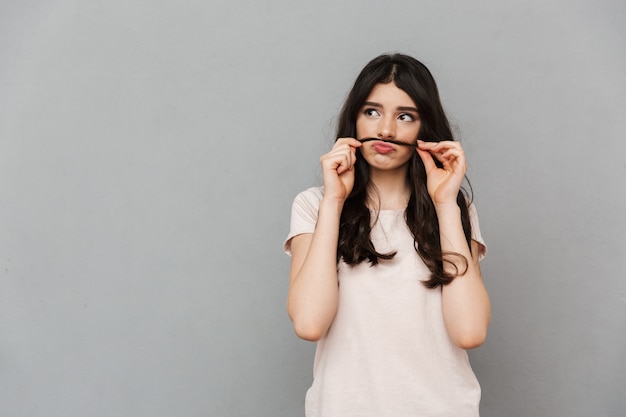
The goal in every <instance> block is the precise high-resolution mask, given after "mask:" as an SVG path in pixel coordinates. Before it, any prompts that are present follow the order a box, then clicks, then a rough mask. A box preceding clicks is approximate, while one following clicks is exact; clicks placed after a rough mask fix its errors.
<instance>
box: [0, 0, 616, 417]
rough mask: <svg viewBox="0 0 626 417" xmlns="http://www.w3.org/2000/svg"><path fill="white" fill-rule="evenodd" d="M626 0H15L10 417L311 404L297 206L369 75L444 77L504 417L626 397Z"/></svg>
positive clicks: (6, 204) (251, 410) (7, 76)
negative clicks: (406, 58) (475, 220)
mask: <svg viewBox="0 0 626 417" xmlns="http://www.w3.org/2000/svg"><path fill="white" fill-rule="evenodd" d="M625 21H626V3H624V2H623V1H622V0H599V1H591V0H586V1H577V0H551V1H544V0H533V1H524V2H520V1H501V0H482V1H480V2H462V1H451V0H439V1H415V0H413V1H409V0H388V1H385V2H374V1H369V0H362V1H357V0H347V1H329V0H324V1H316V2H298V1H287V0H244V1H238V2H237V1H233V2H227V1H199V0H198V1H195V0H178V1H168V0H151V1H147V0H134V1H133V0H130V1H128V0H124V1H121V0H108V1H98V0H45V1H44V0H20V1H10V0H2V1H0V415H2V416H6V417H13V416H14V417H39V416H41V417H43V416H45V417H68V416H91V417H105V416H129V417H130V416H132V417H144V416H145V417H160V416H163V417H166V416H167V417H170V416H171V417H173V416H185V417H187V416H189V417H194V416H198V417H199V416H217V417H221V416H250V417H265V416H267V417H281V416H285V417H287V416H301V415H303V414H304V413H303V402H304V395H305V392H306V389H307V388H308V386H309V385H310V383H311V379H312V361H313V352H314V348H315V346H314V344H312V343H308V342H304V341H300V340H298V339H297V338H296V336H295V335H294V334H293V331H292V328H291V325H290V322H289V320H288V318H287V315H286V313H285V298H286V293H287V281H288V268H289V258H288V257H287V256H286V255H284V254H283V252H282V243H283V239H284V237H285V235H286V233H287V231H288V227H289V215H290V206H291V202H292V200H293V198H294V196H295V195H296V194H297V193H298V192H299V191H301V190H303V189H305V188H308V187H309V186H312V185H317V184H319V183H320V174H319V172H320V171H319V168H318V165H319V163H318V161H319V157H320V155H321V154H322V153H324V152H326V151H327V150H328V149H329V147H330V145H331V144H332V142H333V140H334V129H335V117H336V114H337V112H338V110H339V108H340V107H341V104H342V101H343V99H344V98H345V95H346V93H347V91H348V90H349V88H350V86H351V84H352V82H353V81H354V78H355V77H356V75H357V73H358V72H359V71H360V69H361V68H362V67H363V66H364V65H365V64H366V63H367V62H368V61H369V60H370V59H371V58H373V57H375V56H376V55H379V54H380V53H383V52H393V51H399V52H404V53H408V54H411V55H413V56H415V57H417V58H418V59H420V60H422V61H423V62H424V63H425V64H426V65H427V66H428V67H429V68H430V69H431V70H432V72H433V74H434V76H435V78H436V79H437V81H438V83H439V86H440V90H441V96H442V99H443V102H444V105H445V108H446V110H447V112H448V114H449V116H450V118H451V120H452V122H453V123H454V126H455V132H456V133H457V135H458V138H459V139H461V141H462V143H463V144H464V147H465V150H466V153H467V157H468V161H469V164H470V168H469V172H468V175H469V178H470V179H471V182H472V185H473V187H474V201H475V204H476V206H477V208H478V211H479V215H480V220H481V226H482V232H483V236H484V237H485V238H486V240H487V243H488V245H489V254H488V256H487V258H486V259H485V260H484V262H483V264H482V268H483V275H484V278H485V281H486V285H487V288H488V290H489V292H490V295H491V298H492V302H493V321H492V326H491V329H490V333H489V337H488V340H487V342H486V343H485V345H484V346H482V347H480V348H478V349H476V350H474V351H472V352H470V356H471V360H472V363H473V367H474V370H475V372H476V374H477V375H478V378H479V380H480V382H481V384H482V388H483V400H482V404H481V410H482V416H483V417H537V416H551V417H554V416H568V417H574V416H580V417H587V416H621V415H623V413H624V410H625V409H626V396H625V395H624V392H625V391H626V360H624V357H625V356H626V273H625V269H626V240H625V237H624V236H625V234H626V222H625V221H624V214H625V213H626V187H625V186H626V156H625V154H626V123H625V121H624V119H625V114H626V52H625V51H626V42H625V41H624V40H625V39H626V25H624V22H625Z"/></svg>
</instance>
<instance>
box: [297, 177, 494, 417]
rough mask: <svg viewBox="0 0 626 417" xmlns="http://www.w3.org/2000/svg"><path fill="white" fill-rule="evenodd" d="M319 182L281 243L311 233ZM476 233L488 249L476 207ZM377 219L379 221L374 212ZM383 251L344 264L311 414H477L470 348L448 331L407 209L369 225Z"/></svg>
mask: <svg viewBox="0 0 626 417" xmlns="http://www.w3.org/2000/svg"><path fill="white" fill-rule="evenodd" d="M322 196H323V189H322V188H321V187H316V188H310V189H308V190H306V191H304V192H302V193H300V194H299V195H298V196H297V197H296V199H295V201H294V203H293V208H292V217H291V230H290V232H289V235H288V237H287V240H286V242H285V251H286V252H287V253H288V254H289V253H290V252H289V250H290V239H291V238H292V237H294V236H296V235H298V234H302V233H313V232H314V230H315V223H316V221H317V213H318V209H319V203H320V200H321V199H322ZM470 216H471V223H472V238H473V239H474V240H476V241H477V242H479V243H481V253H480V257H481V258H482V257H483V256H484V255H485V253H486V247H485V245H484V242H483V239H482V237H481V234H480V229H479V225H478V218H477V216H476V210H475V208H474V206H473V205H472V206H470ZM372 217H373V221H374V218H375V216H372ZM371 239H372V242H373V243H374V246H375V248H376V250H377V251H378V252H381V253H385V252H389V251H397V254H396V256H395V257H394V258H393V259H391V260H389V261H385V260H381V261H380V262H379V264H378V265H376V266H371V265H370V264H369V262H367V261H364V262H362V263H360V264H358V265H356V266H350V265H347V264H345V263H344V262H343V261H342V262H340V263H339V265H338V270H339V304H338V309H337V313H336V315H335V318H334V320H333V323H332V324H331V326H330V328H329V330H328V333H327V334H326V335H325V336H324V337H323V338H322V339H321V340H320V341H319V342H318V344H317V350H316V353H315V361H314V367H313V377H314V379H313V385H312V386H311V388H310V389H309V390H308V392H307V395H306V407H305V408H306V416H307V417H418V416H419V417H422V416H428V417H431V416H432V417H434V416H442V417H443V416H445V417H452V416H454V417H476V416H478V404H479V401H480V386H479V384H478V381H477V380H476V377H475V376H474V373H473V371H472V369H471V367H470V364H469V361H468V357H467V353H466V352H465V351H464V350H462V349H460V348H458V347H457V346H456V345H454V343H453V342H452V341H451V340H450V338H449V337H448V334H447V332H446V329H445V326H444V322H443V315H442V310H441V289H439V288H438V289H428V288H426V287H425V286H424V285H423V284H422V283H421V281H423V280H426V279H427V278H428V275H429V270H428V268H427V267H426V265H424V263H423V261H422V260H421V259H420V257H419V255H418V254H417V252H416V251H415V249H414V246H413V237H412V235H411V232H410V231H409V229H408V226H407V225H406V221H405V220H404V211H403V210H382V211H381V212H380V214H379V216H378V221H376V222H375V224H374V225H373V227H372V232H371Z"/></svg>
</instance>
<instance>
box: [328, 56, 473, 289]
mask: <svg viewBox="0 0 626 417" xmlns="http://www.w3.org/2000/svg"><path fill="white" fill-rule="evenodd" d="M390 82H393V83H395V85H396V86H397V87H398V88H400V89H401V90H404V91H405V92H406V93H407V94H408V95H409V96H410V97H411V99H413V101H414V102H415V104H416V105H417V109H418V111H419V114H420V120H421V126H420V131H419V133H418V138H419V139H420V140H423V141H427V142H439V141H442V140H454V137H453V135H452V131H451V129H450V123H449V122H448V118H447V117H446V115H445V112H444V111H443V106H442V105H441V100H440V99H439V91H438V89H437V85H436V83H435V80H434V78H433V76H432V74H431V73H430V71H429V70H428V68H426V66H424V64H422V63H421V62H419V61H417V60H416V59H415V58H412V57H410V56H407V55H402V54H393V55H381V56H379V57H377V58H374V59H373V60H372V61H370V62H369V63H368V64H367V65H366V66H365V67H364V68H363V70H362V71H361V73H360V74H359V76H358V77H357V79H356V81H355V83H354V86H353V87H352V90H351V91H350V93H349V94H348V97H347V99H346V102H345V103H344V106H343V108H342V110H341V113H340V116H339V124H338V127H337V137H338V138H340V137H354V138H355V137H356V118H357V114H358V112H359V110H360V109H361V107H362V106H363V103H364V102H365V100H366V99H367V97H368V96H369V94H370V92H371V91H372V89H373V88H374V86H375V85H376V84H387V83H390ZM357 153H358V155H359V156H360V152H359V151H358V150H357ZM436 163H437V164H438V165H439V166H441V165H440V164H439V163H438V162H436ZM408 164H409V166H408V170H407V178H406V180H407V184H409V188H410V191H411V195H410V197H409V203H408V205H407V208H406V210H405V214H404V216H405V220H406V223H407V225H408V227H409V229H410V231H411V233H412V234H413V239H414V246H415V250H416V251H417V253H418V254H419V256H420V257H421V258H422V260H423V261H424V263H425V264H426V266H427V267H428V269H429V270H430V272H431V275H430V277H429V279H428V280H427V281H424V282H423V283H424V285H425V286H426V287H428V288H436V287H439V286H442V285H446V284H449V283H450V282H452V280H453V279H454V278H455V277H456V276H458V275H460V274H463V273H464V272H465V271H466V270H467V267H468V260H467V259H466V258H465V257H464V256H462V255H460V254H458V253H454V252H447V253H445V254H444V253H442V251H441V243H440V235H439V221H438V220H437V213H436V211H435V206H434V205H433V202H432V199H431V198H430V195H429V194H428V190H427V188H426V170H425V169H424V164H423V162H422V160H421V159H420V157H419V156H418V155H417V152H416V153H415V154H414V155H413V156H412V157H411V159H410V161H409V162H408ZM370 185H371V184H370V176H369V165H368V164H367V162H366V161H365V160H364V159H363V158H362V157H357V160H356V163H355V181H354V187H353V189H352V192H351V193H350V195H349V196H348V198H347V199H346V201H345V203H344V206H343V211H342V212H341V218H340V227H339V242H338V246H337V260H338V261H339V260H340V259H343V261H344V262H346V263H347V264H349V265H355V264H358V263H361V262H363V261H364V260H367V261H369V262H370V263H371V264H372V265H376V264H378V262H379V259H384V260H388V259H391V258H393V257H394V256H395V252H391V253H379V252H377V251H376V249H375V248H374V245H373V243H372V240H371V238H370V232H371V216H370V210H369V208H368V207H367V205H366V202H367V197H368V190H369V188H370ZM457 204H458V206H459V208H460V209H461V222H462V224H463V231H464V233H465V238H466V240H467V243H468V245H470V248H471V244H470V241H471V225H470V220H469V213H468V199H467V198H466V194H465V192H464V190H461V191H459V194H458V196H457ZM454 258H456V259H459V258H461V263H462V264H464V265H465V267H464V269H462V270H459V269H458V268H457V267H456V263H455V262H454ZM444 262H446V263H450V264H451V265H453V266H454V268H455V273H453V274H451V273H448V272H446V271H445V270H444V267H443V264H444Z"/></svg>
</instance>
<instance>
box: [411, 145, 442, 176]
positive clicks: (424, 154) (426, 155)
mask: <svg viewBox="0 0 626 417" xmlns="http://www.w3.org/2000/svg"><path fill="white" fill-rule="evenodd" d="M415 150H416V151H417V154H418V155H419V157H420V159H421V160H422V162H423V163H424V168H425V169H426V173H428V172H430V171H432V170H433V169H436V168H437V165H436V164H435V160H434V159H433V156H432V154H431V153H430V152H429V151H426V150H423V149H420V148H415Z"/></svg>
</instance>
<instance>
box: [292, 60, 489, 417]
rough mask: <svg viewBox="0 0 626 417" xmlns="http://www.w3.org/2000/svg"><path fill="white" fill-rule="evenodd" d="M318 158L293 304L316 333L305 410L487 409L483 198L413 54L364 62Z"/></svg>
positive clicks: (295, 262)
mask: <svg viewBox="0 0 626 417" xmlns="http://www.w3.org/2000/svg"><path fill="white" fill-rule="evenodd" d="M337 137H339V139H337V141H336V143H335V145H334V146H333V148H332V149H331V151H330V152H329V153H327V154H325V155H323V156H322V157H321V160H320V161H321V166H322V175H323V183H324V186H323V187H317V188H311V189H308V190H306V191H304V192H303V193H300V194H299V195H298V196H297V197H296V199H295V201H294V204H293V209H292V219H291V230H290V233H289V236H288V237H287V240H286V243H285V250H286V251H287V253H289V254H290V255H291V272H290V285H289V295H288V300H287V310H288V313H289V317H290V318H291V320H292V321H293V326H294V329H295V332H296V334H297V335H298V336H299V337H301V338H303V339H306V340H311V341H318V345H317V351H316V355H315V362H314V380H313V385H312V386H311V388H310V389H309V391H308V393H307V397H306V415H307V416H308V417H350V416H355V417H356V416H359V417H369V416H371V417H384V416H389V417H404V416H407V417H408V416H410V417H414V416H415V417H417V416H446V417H450V416H454V417H466V416H467V417H469V416H472V417H475V416H478V404H479V401H480V386H479V385H478V382H477V380H476V377H475V376H474V373H473V372H472V369H471V367H470V365H469V362H468V358H467V353H466V349H472V348H475V347H477V346H479V345H481V344H482V343H483V341H484V340H485V337H486V334H487V327H488V325H489V320H490V302H489V297H488V295H487V291H486V290H485V287H484V285H483V281H482V277H481V272H480V268H479V264H478V263H479V260H480V259H481V258H482V257H483V256H484V255H485V253H486V247H485V245H484V243H483V240H482V237H481V235H480V230H479V227H478V219H477V217H476V211H475V208H474V206H473V205H472V204H471V203H470V202H469V201H468V199H467V198H466V196H465V194H464V192H463V190H462V189H461V185H462V182H463V180H464V177H465V172H466V163H465V155H464V153H463V149H462V147H461V145H460V144H459V142H456V141H454V140H453V137H452V132H451V130H450V126H449V123H448V120H447V118H446V116H445V113H444V111H443V108H442V106H441V103H440V100H439V93H438V91H437V87H436V84H435V81H434V79H433V77H432V75H431V74H430V72H429V71H428V69H427V68H426V67H425V66H424V65H423V64H421V63H420V62H419V61H417V60H415V59H414V58H411V57H409V56H406V55H400V54H395V55H382V56H379V57H377V58H375V59H374V60H372V61H371V62H370V63H368V64H367V66H365V68H364V69H363V70H362V72H361V74H360V75H359V76H358V78H357V80H356V82H355V84H354V86H353V88H352V90H351V92H350V94H349V95H348V98H347V100H346V103H345V104H344V107H343V109H342V112H341V115H340V119H339V126H338V132H337Z"/></svg>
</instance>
